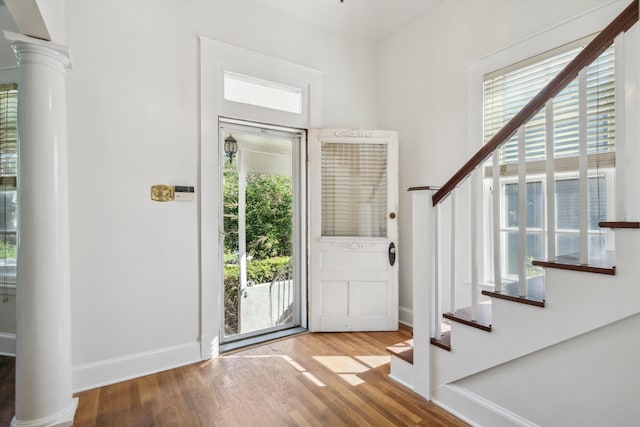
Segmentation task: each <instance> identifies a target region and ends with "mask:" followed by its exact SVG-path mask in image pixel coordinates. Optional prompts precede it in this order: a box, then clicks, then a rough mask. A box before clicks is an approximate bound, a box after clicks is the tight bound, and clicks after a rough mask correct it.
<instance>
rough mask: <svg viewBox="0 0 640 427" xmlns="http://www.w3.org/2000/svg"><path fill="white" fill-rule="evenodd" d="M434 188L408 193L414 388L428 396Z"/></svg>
mask: <svg viewBox="0 0 640 427" xmlns="http://www.w3.org/2000/svg"><path fill="white" fill-rule="evenodd" d="M433 193H434V191H433V190H416V191H412V193H411V215H412V250H413V260H412V286H413V391H415V392H416V393H418V394H419V395H421V396H422V397H424V398H425V399H431V369H430V366H431V360H430V346H431V337H432V336H433V328H434V320H433V318H434V316H435V313H434V311H435V307H434V291H435V289H434V286H435V283H434V281H435V270H434V269H435V262H434V260H435V254H434V245H435V236H436V233H435V208H434V207H433V204H432V202H431V196H433Z"/></svg>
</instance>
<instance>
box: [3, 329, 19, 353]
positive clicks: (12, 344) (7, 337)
mask: <svg viewBox="0 0 640 427" xmlns="http://www.w3.org/2000/svg"><path fill="white" fill-rule="evenodd" d="M15 355H16V334H10V333H6V332H0V356H14V357H15Z"/></svg>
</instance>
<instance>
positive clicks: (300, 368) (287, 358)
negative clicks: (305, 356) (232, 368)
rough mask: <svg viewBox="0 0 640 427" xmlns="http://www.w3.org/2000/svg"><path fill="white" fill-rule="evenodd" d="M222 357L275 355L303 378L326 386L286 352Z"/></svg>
mask: <svg viewBox="0 0 640 427" xmlns="http://www.w3.org/2000/svg"><path fill="white" fill-rule="evenodd" d="M224 357H225V359H265V358H270V357H277V358H280V359H283V360H285V361H286V362H287V363H288V364H289V365H291V366H293V368H294V369H295V370H296V371H298V372H300V373H301V374H302V375H303V376H304V377H305V378H307V379H308V380H309V381H311V382H312V383H314V384H315V385H317V386H318V387H326V384H325V383H323V382H322V381H320V380H319V379H318V378H317V377H316V376H315V375H313V374H312V373H311V372H309V371H307V369H306V368H305V367H304V366H302V365H301V364H299V363H298V362H296V361H295V360H293V358H291V356H287V355H286V354H247V355H242V356H234V355H230V356H224Z"/></svg>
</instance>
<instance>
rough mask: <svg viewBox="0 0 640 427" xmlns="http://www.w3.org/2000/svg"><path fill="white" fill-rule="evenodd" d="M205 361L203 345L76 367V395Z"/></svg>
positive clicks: (74, 374) (178, 347)
mask: <svg viewBox="0 0 640 427" xmlns="http://www.w3.org/2000/svg"><path fill="white" fill-rule="evenodd" d="M200 360H201V357H200V343H199V342H192V343H188V344H182V345H176V346H171V347H165V348H160V349H157V350H153V351H147V352H143V353H136V354H130V355H127V356H123V357H116V358H113V359H106V360H101V361H98V362H93V363H86V364H83V365H77V366H74V367H73V374H72V378H73V380H72V381H73V391H74V393H76V392H79V391H84V390H89V389H92V388H96V387H102V386H105V385H109V384H114V383H117V382H120V381H125V380H129V379H132V378H138V377H142V376H145V375H149V374H154V373H156V372H161V371H166V370H168V369H173V368H177V367H179V366H184V365H188V364H191V363H195V362H198V361H200Z"/></svg>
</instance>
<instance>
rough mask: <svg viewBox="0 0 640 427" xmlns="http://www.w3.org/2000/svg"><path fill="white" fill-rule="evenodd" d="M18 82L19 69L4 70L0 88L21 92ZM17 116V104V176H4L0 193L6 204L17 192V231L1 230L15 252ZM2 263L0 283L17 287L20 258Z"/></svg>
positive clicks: (0, 183) (16, 122) (1, 75)
mask: <svg viewBox="0 0 640 427" xmlns="http://www.w3.org/2000/svg"><path fill="white" fill-rule="evenodd" d="M18 80H19V76H18V69H17V68H15V69H13V68H12V69H7V70H2V73H0V86H2V87H4V86H13V90H15V91H16V92H18V91H19V88H18V83H17V82H18ZM7 90H12V89H7ZM17 96H18V94H16V97H17ZM17 114H18V105H17V103H16V108H15V116H16V121H15V126H16V140H15V143H16V148H15V149H16V164H15V172H16V173H15V175H2V176H0V191H2V192H4V193H5V195H4V197H5V202H6V193H9V192H14V191H15V199H16V202H15V203H16V205H15V223H16V224H15V229H13V230H12V229H8V228H3V229H0V236H2V237H1V240H2V241H3V242H6V241H7V240H8V239H9V238H10V236H11V237H13V240H15V244H14V247H15V250H16V251H17V240H18V223H17V222H18V220H17V216H18V202H17V198H18V186H17V181H18V168H19V161H18V160H17V155H18V141H19V139H18V135H17V132H18V121H17ZM4 215H5V220H6V219H7V212H5V214H4ZM5 225H6V221H5ZM0 260H1V262H2V263H3V264H4V266H2V265H0V283H2V284H3V285H4V284H6V285H9V286H10V287H15V286H16V275H17V263H18V256H17V253H16V257H15V258H6V257H0ZM6 260H13V261H14V265H13V266H11V267H12V269H13V270H14V272H13V273H7V270H6V268H5V266H6Z"/></svg>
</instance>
